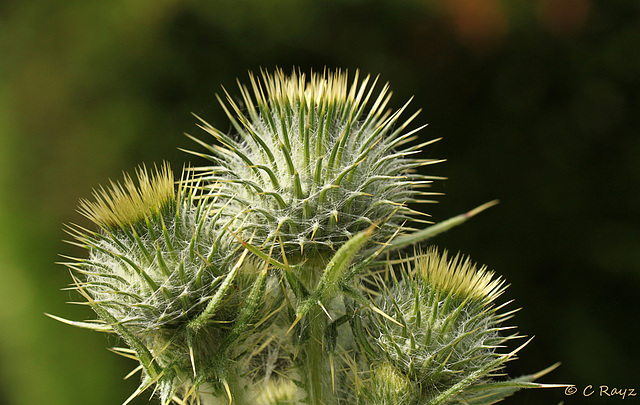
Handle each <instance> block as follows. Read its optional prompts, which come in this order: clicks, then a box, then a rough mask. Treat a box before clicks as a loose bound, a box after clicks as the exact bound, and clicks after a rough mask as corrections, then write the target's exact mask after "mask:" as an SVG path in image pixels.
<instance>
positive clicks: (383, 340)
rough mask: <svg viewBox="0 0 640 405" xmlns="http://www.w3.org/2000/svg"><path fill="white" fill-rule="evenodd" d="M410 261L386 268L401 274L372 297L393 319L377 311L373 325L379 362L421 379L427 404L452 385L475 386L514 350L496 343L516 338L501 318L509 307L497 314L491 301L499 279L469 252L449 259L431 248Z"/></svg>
mask: <svg viewBox="0 0 640 405" xmlns="http://www.w3.org/2000/svg"><path fill="white" fill-rule="evenodd" d="M410 262H411V264H410V265H409V266H408V267H403V268H401V269H398V268H395V269H393V268H391V269H390V274H391V278H392V279H394V280H395V276H394V274H396V273H398V272H399V273H400V274H402V278H401V280H400V281H397V280H395V281H394V285H393V286H392V287H391V288H390V289H389V290H387V291H385V293H383V294H382V295H381V296H380V298H379V302H378V303H377V305H378V306H379V308H380V309H381V310H382V311H383V312H384V313H386V314H388V315H389V316H390V317H392V318H393V319H394V320H395V321H396V322H392V321H390V320H389V319H388V318H384V317H377V321H375V325H377V326H371V334H372V335H373V336H376V338H375V339H374V342H373V343H374V347H376V348H377V349H376V350H377V352H378V353H379V356H380V357H381V361H385V362H388V363H389V364H392V365H393V366H394V367H395V368H396V370H398V372H400V373H402V374H403V375H406V376H408V377H409V378H410V379H411V380H412V381H414V382H416V383H419V384H420V385H421V387H422V398H423V399H424V400H425V401H426V402H425V403H427V402H428V401H430V400H434V399H435V398H436V397H437V396H438V395H439V394H441V393H442V392H443V391H445V390H446V388H447V387H451V386H453V385H456V384H460V387H461V389H460V393H462V392H463V391H464V390H465V389H467V388H470V387H472V386H474V387H475V388H477V386H475V385H474V384H477V383H479V382H480V381H483V380H484V381H485V382H486V379H487V378H489V377H490V376H491V375H492V373H494V372H495V371H496V370H498V369H500V368H501V367H502V365H503V364H504V362H506V361H507V360H508V359H509V358H510V357H511V356H512V354H511V353H509V354H502V353H499V352H497V348H498V347H500V346H501V345H502V344H503V343H504V342H505V341H507V340H509V339H513V338H516V337H517V336H514V335H511V336H503V334H502V332H503V331H505V330H507V329H509V328H505V327H502V326H501V322H503V321H504V320H505V319H507V318H509V317H510V315H511V313H506V314H499V313H498V312H497V311H498V310H499V308H496V307H494V306H493V304H492V301H493V300H494V299H495V298H496V297H497V296H498V295H499V294H500V293H501V292H502V290H503V287H502V286H503V282H502V281H501V280H500V279H496V280H493V279H492V277H491V276H492V274H491V273H488V272H486V270H485V269H484V268H483V269H481V270H477V269H476V268H475V266H474V265H473V264H472V263H471V262H470V261H469V260H468V259H464V258H462V257H461V256H456V257H455V258H454V259H453V260H447V255H446V252H445V253H444V254H442V255H440V254H439V253H438V252H437V250H435V249H433V248H432V249H429V251H428V252H427V253H426V254H421V255H418V256H417V257H416V258H413V259H412V260H410ZM385 288H386V287H385ZM428 403H431V402H428Z"/></svg>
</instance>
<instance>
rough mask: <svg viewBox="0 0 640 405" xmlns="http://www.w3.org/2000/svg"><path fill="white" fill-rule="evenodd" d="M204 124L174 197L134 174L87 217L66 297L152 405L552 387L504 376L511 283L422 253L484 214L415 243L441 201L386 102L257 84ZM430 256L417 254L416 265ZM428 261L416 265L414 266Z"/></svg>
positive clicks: (335, 81)
mask: <svg viewBox="0 0 640 405" xmlns="http://www.w3.org/2000/svg"><path fill="white" fill-rule="evenodd" d="M249 79H250V84H251V90H249V88H248V87H246V86H244V85H241V84H240V85H239V89H240V95H241V100H242V101H241V102H236V101H234V99H233V98H232V97H231V95H229V93H226V91H225V93H226V94H227V98H226V101H223V100H222V99H220V98H219V100H220V103H221V105H222V107H223V109H224V110H225V111H226V113H227V115H228V117H229V119H230V120H231V123H232V125H233V127H234V128H235V131H234V132H233V133H231V134H226V133H224V132H222V131H220V130H218V129H216V128H215V127H214V126H212V125H210V124H208V123H207V122H205V121H204V120H201V119H200V125H199V126H200V127H201V128H202V129H203V130H204V131H205V132H206V133H208V134H210V135H212V136H213V139H211V138H210V139H208V140H201V139H199V138H198V137H194V136H191V138H192V139H194V140H195V141H197V142H198V143H199V144H200V145H201V146H202V147H203V150H202V151H191V153H192V154H195V155H198V156H200V157H203V158H205V159H206V160H208V161H209V164H208V165H206V166H201V167H193V168H186V169H184V170H183V173H182V176H181V179H180V181H177V182H176V181H174V178H173V172H172V170H171V168H170V167H169V166H168V164H163V165H162V166H161V167H160V168H159V169H158V168H155V169H154V170H147V169H146V168H145V167H141V168H139V169H138V171H137V173H136V181H134V180H133V179H132V178H131V177H130V176H128V175H125V177H124V179H123V180H122V181H121V182H112V183H111V185H110V187H109V188H107V189H105V188H101V189H99V190H98V191H96V192H95V193H94V198H93V200H92V201H89V200H82V201H81V202H80V208H79V211H80V213H82V214H83V215H84V216H85V217H87V218H88V219H89V220H90V221H91V222H93V224H94V226H95V228H96V229H95V230H89V229H85V228H82V227H79V226H70V227H69V232H70V234H72V235H73V238H74V241H73V243H76V244H78V245H80V246H82V247H83V248H85V249H86V250H87V252H88V253H87V256H86V257H82V258H70V259H69V261H68V262H66V263H65V264H66V265H67V266H68V267H69V268H70V269H71V273H72V278H73V288H74V289H76V290H77V291H78V292H79V293H80V294H81V295H82V296H83V297H84V298H85V299H86V301H87V303H88V305H89V306H90V307H91V308H92V309H93V310H94V311H95V313H96V315H97V319H94V320H89V321H83V322H78V321H69V320H65V319H62V318H59V317H55V316H53V317H54V318H55V319H58V320H61V321H63V322H66V323H69V324H72V325H75V326H79V327H83V328H88V329H92V330H96V331H102V332H110V333H115V334H117V335H118V336H119V337H120V338H121V339H122V341H123V342H124V343H125V344H126V346H128V347H124V348H114V349H113V350H114V351H115V352H116V353H119V354H122V355H124V356H126V357H129V358H132V359H135V360H136V361H137V362H138V363H139V366H138V367H136V369H135V370H134V371H140V372H141V374H142V378H141V384H140V387H139V388H138V389H137V390H136V392H134V393H133V394H132V395H131V396H130V397H129V399H128V400H126V401H125V403H127V402H129V401H130V400H131V399H132V398H134V397H135V396H137V395H139V394H140V393H142V392H143V391H145V390H147V389H149V390H153V392H155V393H156V394H157V398H158V399H159V400H160V402H161V403H162V404H169V403H172V402H174V403H177V404H228V403H235V404H240V405H242V404H265V405H266V404H298V403H300V404H302V403H305V404H312V405H320V404H325V405H328V404H338V403H340V404H432V405H435V404H474V405H481V404H492V403H495V402H498V401H500V400H501V399H503V398H504V397H506V396H508V395H511V394H512V393H514V392H515V391H517V390H518V389H520V388H533V387H542V386H547V387H549V386H550V385H542V384H539V383H534V382H533V380H535V379H536V378H538V377H540V376H541V375H543V374H544V373H546V372H547V371H549V370H545V371H543V372H541V373H538V374H533V375H529V376H524V377H520V378H516V379H509V378H507V377H506V376H505V375H504V374H503V372H504V366H505V363H506V362H507V361H509V360H511V359H513V358H515V354H516V353H517V352H518V351H519V350H520V349H521V348H522V347H523V346H524V345H525V344H526V343H524V344H522V345H520V346H519V347H517V348H515V349H512V350H508V349H506V343H508V341H510V340H513V339H518V338H520V336H518V335H517V333H516V332H515V331H514V329H513V328H511V327H509V326H506V325H504V324H503V323H504V322H505V321H506V320H508V319H510V318H511V316H512V315H513V313H514V312H515V311H514V310H510V311H507V310H505V309H504V305H498V304H497V300H498V298H499V297H500V296H501V295H502V293H503V292H504V289H505V282H504V281H503V280H502V279H501V278H500V277H495V276H494V274H493V273H492V272H490V271H488V270H487V269H486V268H485V267H481V268H479V269H478V268H477V266H476V265H474V264H473V263H472V262H471V261H470V259H468V258H464V257H463V256H461V255H457V256H455V257H454V258H453V259H449V257H448V254H447V253H446V252H444V253H439V252H438V250H437V249H436V248H435V247H427V245H426V244H427V243H428V241H429V239H430V238H432V237H434V236H436V235H437V234H438V233H440V232H443V231H445V230H447V229H450V228H452V227H454V226H457V225H459V224H461V223H463V222H465V221H466V220H468V219H469V218H471V217H472V216H474V215H476V214H477V213H479V212H481V211H482V210H484V209H486V208H488V207H489V206H491V205H493V204H494V203H493V202H492V203H488V204H485V205H483V206H480V207H478V208H476V209H474V210H471V211H469V212H468V213H465V214H462V215H459V216H457V217H454V218H451V219H449V220H446V221H444V222H441V223H437V224H433V225H432V224H428V225H425V223H426V222H425V220H424V218H425V217H426V216H427V214H426V213H424V212H422V211H419V210H417V209H415V208H412V207H414V206H416V205H417V204H419V203H423V202H429V201H430V200H429V198H431V197H432V196H433V195H437V193H432V192H429V190H428V187H429V185H430V183H431V182H432V181H433V180H436V179H437V177H433V176H428V175H426V174H423V173H422V170H424V169H423V166H427V165H430V164H433V163H437V162H439V160H432V159H421V158H419V156H418V154H419V152H420V150H421V149H422V148H424V147H426V146H428V145H429V144H430V143H432V142H433V141H428V142H423V143H417V142H416V139H417V136H416V132H417V131H419V130H420V129H421V128H422V127H420V128H417V129H414V130H407V128H408V126H409V125H410V123H411V122H412V120H413V119H414V118H415V117H416V115H417V114H413V115H411V116H409V118H407V119H404V120H401V119H400V116H401V115H402V113H403V112H404V111H405V109H406V108H407V107H408V104H409V103H407V104H405V105H404V106H403V107H402V108H401V109H400V110H398V111H396V112H393V113H391V112H389V111H387V105H388V103H389V99H390V96H391V93H390V92H389V87H388V85H385V86H383V87H382V89H381V90H380V91H378V92H377V93H376V87H377V86H376V85H377V81H376V80H371V79H370V78H369V77H366V78H364V79H363V80H360V79H359V77H358V74H356V75H355V77H354V78H353V79H352V82H351V84H349V83H350V81H349V80H348V77H347V74H346V73H342V72H335V73H331V72H327V71H325V72H324V73H323V74H311V76H310V77H309V78H308V79H307V77H306V76H305V75H303V74H301V73H297V72H295V71H294V72H293V73H292V74H291V75H290V76H287V75H285V74H284V73H283V72H282V71H276V72H275V73H274V74H269V73H266V72H263V73H262V75H261V76H260V77H256V76H253V75H250V77H249ZM425 249H426V250H425ZM423 251H425V252H426V253H422V252H423Z"/></svg>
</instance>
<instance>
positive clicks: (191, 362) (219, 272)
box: [68, 165, 282, 403]
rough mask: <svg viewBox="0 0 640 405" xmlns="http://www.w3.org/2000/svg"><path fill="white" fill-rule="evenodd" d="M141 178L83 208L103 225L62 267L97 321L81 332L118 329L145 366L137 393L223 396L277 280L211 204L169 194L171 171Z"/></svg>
mask: <svg viewBox="0 0 640 405" xmlns="http://www.w3.org/2000/svg"><path fill="white" fill-rule="evenodd" d="M137 174H138V176H137V177H138V186H136V185H135V184H134V182H133V180H132V179H131V178H130V177H129V176H125V180H124V184H123V185H121V184H118V183H112V185H111V189H109V190H108V191H107V190H105V189H101V190H100V191H99V192H96V193H95V195H94V196H95V200H96V201H95V202H89V201H82V202H81V204H80V212H81V213H82V214H84V215H85V216H86V217H87V218H89V219H90V220H92V221H93V222H94V223H95V224H97V225H98V226H99V227H100V230H99V231H98V232H92V231H88V230H85V229H80V228H78V229H76V232H75V236H76V238H77V240H78V241H79V243H80V244H81V245H82V246H84V247H86V248H87V249H88V251H89V258H88V259H76V261H75V262H74V263H70V264H68V265H69V266H70V267H71V268H73V269H74V270H75V271H76V273H78V274H79V276H78V277H79V278H76V285H77V289H78V290H79V291H80V292H81V293H82V294H83V295H84V296H85V297H86V299H87V300H88V302H89V304H90V305H91V307H92V308H93V309H94V310H95V311H96V313H97V314H98V316H99V318H100V319H101V321H102V322H100V323H94V324H85V326H86V325H89V326H90V325H94V326H95V327H94V329H110V330H111V331H115V332H117V333H118V334H119V335H120V336H121V337H122V338H123V339H124V340H125V341H126V342H127V344H128V345H129V346H130V347H131V350H132V351H128V350H120V352H121V353H124V354H127V355H128V356H133V357H135V358H137V359H138V360H139V361H140V362H141V365H142V369H143V371H144V378H143V384H142V386H141V389H142V388H146V385H148V383H149V382H155V381H157V384H158V387H157V391H158V392H159V394H160V396H161V399H162V402H163V403H168V402H169V401H170V400H171V399H172V398H173V397H174V396H175V395H181V396H185V397H187V398H189V397H193V398H197V397H198V396H199V395H200V388H201V387H207V388H206V390H205V391H213V392H214V393H216V392H219V391H221V390H222V389H223V388H224V387H223V385H224V383H225V381H226V380H225V374H226V372H227V368H228V367H227V365H228V363H229V361H230V360H229V358H231V357H233V355H234V353H238V352H242V351H243V350H245V348H243V346H242V342H243V341H244V340H246V338H247V337H248V336H250V335H251V333H253V332H255V331H254V330H252V329H251V327H250V324H251V322H252V320H254V319H255V317H256V316H262V315H264V314H265V312H266V311H268V310H269V308H265V307H264V305H263V303H264V302H265V300H266V299H265V296H270V297H271V298H274V297H275V296H277V295H279V290H280V288H279V286H278V283H277V279H278V277H274V275H273V274H270V273H269V271H268V269H267V267H266V266H264V265H260V264H259V263H258V262H255V261H254V260H253V259H248V258H246V256H247V252H246V251H245V252H244V253H243V254H240V252H239V251H238V249H239V248H238V246H239V244H237V243H235V242H234V238H233V237H232V236H231V235H230V234H229V232H228V230H227V229H228V226H229V224H230V221H229V219H228V218H227V217H226V216H224V215H223V214H224V213H222V212H215V211H212V208H213V207H214V204H210V203H209V202H210V201H209V200H208V199H207V198H202V197H200V199H199V200H197V201H196V200H195V199H194V193H193V192H192V191H189V190H194V189H193V188H190V189H189V190H185V188H184V187H183V186H180V187H179V188H178V192H177V193H175V191H174V181H173V175H172V173H171V170H170V168H169V166H168V165H164V166H163V167H162V168H161V169H160V170H156V173H155V175H154V176H149V175H148V174H147V171H146V170H145V169H144V168H143V169H140V170H138V173H137ZM274 292H275V293H274ZM281 299H282V297H280V300H281ZM271 304H272V305H279V304H280V303H279V302H277V298H274V299H272V300H271ZM271 310H272V309H271ZM249 332H251V333H249ZM203 392H204V391H203Z"/></svg>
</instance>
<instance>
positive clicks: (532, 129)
mask: <svg viewBox="0 0 640 405" xmlns="http://www.w3.org/2000/svg"><path fill="white" fill-rule="evenodd" d="M0 55H1V56H0V187H1V188H0V190H1V191H0V235H1V236H0V242H1V243H0V404H11V405H20V404H24V405H27V404H28V405H33V404H52V405H53V404H64V405H74V404H96V405H101V404H110V405H112V404H119V403H122V401H123V400H124V399H126V398H127V397H128V396H129V394H130V393H131V392H132V391H133V390H134V388H135V386H136V385H137V382H138V378H139V377H138V376H137V375H136V376H134V377H132V378H131V379H130V380H127V381H125V382H123V381H122V377H123V376H124V375H126V374H127V373H128V371H129V370H130V369H131V368H133V366H134V364H133V363H132V362H131V361H129V360H126V359H123V358H120V357H119V356H117V355H115V354H112V353H109V352H108V351H107V350H106V349H105V347H107V346H113V345H115V344H117V340H116V339H115V338H114V337H106V336H104V335H101V334H97V333H93V332H89V331H85V330H80V329H75V328H72V327H68V326H65V325H62V324H60V323H58V322H55V321H53V320H51V319H49V318H47V317H45V316H44V315H43V313H44V312H48V313H53V314H56V315H61V316H64V317H67V318H71V319H84V318H86V317H89V316H90V314H89V312H88V311H87V309H86V308H84V307H80V306H73V305H68V304H65V301H76V300H78V297H77V296H76V295H75V294H73V293H72V292H69V291H61V288H64V287H66V286H67V284H68V283H69V282H70V277H69V275H68V273H67V271H66V270H65V269H64V267H63V266H60V265H56V264H54V262H56V261H58V260H61V259H60V258H59V257H58V256H57V255H58V254H65V255H82V254H83V253H82V252H81V251H78V250H77V249H76V248H74V247H73V246H71V245H68V244H65V243H63V242H61V240H62V239H65V238H67V236H66V235H65V234H64V232H63V226H62V224H63V223H69V222H75V223H80V224H85V221H84V219H83V218H82V217H81V216H80V215H79V214H78V213H76V212H75V207H76V204H77V201H78V199H79V198H87V197H90V194H91V190H92V188H94V187H97V186H98V185H99V184H105V183H106V182H107V181H108V180H107V179H109V178H113V179H117V178H120V177H121V172H122V170H126V171H131V170H133V169H134V168H135V167H136V166H137V165H138V164H140V163H146V164H147V165H148V164H152V163H153V162H160V161H161V160H163V159H166V160H169V161H170V162H171V163H172V164H173V166H174V168H175V169H179V168H180V167H181V166H182V165H183V164H184V163H185V162H187V161H193V162H194V163H198V162H197V161H196V160H194V159H193V158H192V157H190V156H189V155H187V154H185V153H183V152H180V151H178V149H177V147H183V148H197V145H194V144H193V143H192V142H191V141H189V140H188V139H187V138H186V137H185V136H183V135H182V133H183V132H189V133H192V134H194V135H197V136H199V137H201V138H205V137H206V136H205V135H203V134H202V133H201V132H200V131H199V130H198V129H197V128H196V126H195V119H194V117H193V116H192V115H191V113H192V112H193V113H196V114H198V115H199V116H202V117H203V118H205V119H207V120H208V121H209V122H211V123H212V124H214V125H215V126H217V127H219V128H220V129H222V130H223V131H224V130H229V129H230V128H229V123H228V121H227V120H226V119H225V118H224V116H223V112H222V109H221V108H220V107H219V106H218V104H217V102H216V101H215V97H214V94H215V93H220V92H221V87H220V86H221V85H223V86H225V87H226V88H227V89H229V90H230V92H231V93H232V94H236V95H237V94H238V92H237V91H236V90H235V89H236V87H235V86H236V84H235V80H236V77H239V78H240V79H241V80H243V81H245V80H246V79H247V73H246V72H247V70H253V71H256V70H258V69H259V68H260V67H265V68H267V69H273V68H274V67H275V66H279V67H282V68H284V70H285V71H290V70H291V68H292V67H293V66H299V67H300V68H301V69H302V70H303V71H309V70H310V69H315V70H322V69H323V68H324V67H325V66H326V67H329V68H345V69H349V71H350V72H351V73H353V72H354V71H355V69H360V70H361V71H362V72H363V73H372V74H374V75H377V74H380V77H381V81H382V82H386V81H389V82H390V83H391V86H392V89H393V91H394V97H393V99H392V107H393V108H399V107H400V106H401V105H402V104H403V103H404V102H405V100H407V99H408V98H409V97H411V96H415V98H414V101H413V102H412V106H413V109H414V110H415V109H418V108H422V109H423V112H422V113H421V115H420V116H419V118H418V119H417V120H416V126H417V125H420V124H424V123H429V124H430V126H429V127H428V128H427V129H425V130H423V131H422V133H421V134H422V135H421V136H423V137H425V139H429V138H437V137H443V138H444V139H443V140H442V141H440V142H438V143H437V144H435V145H434V146H432V147H429V148H428V150H426V151H425V157H433V158H447V159H448V161H447V162H446V163H443V164H440V165H437V167H436V166H434V167H430V168H429V172H430V173H433V174H436V175H442V176H447V177H448V180H446V181H442V182H438V183H437V184H435V186H434V190H436V191H441V192H444V193H446V195H445V196H444V197H441V198H439V200H440V203H439V204H436V205H429V206H427V207H426V209H427V210H429V212H430V213H431V214H433V218H434V220H436V221H440V220H444V219H446V218H448V217H450V216H453V215H456V214H458V213H461V212H463V211H465V210H467V209H470V208H472V207H474V206H476V205H479V204H481V203H484V202H486V201H489V200H492V199H495V198H498V199H500V200H501V204H500V205H498V206H497V207H494V208H492V209H491V210H489V211H487V212H486V213H483V214H482V215H481V216H479V217H477V218H474V219H473V220H472V221H470V222H469V223H467V224H466V225H465V226H464V227H462V228H458V229H456V230H453V231H450V232H449V233H447V234H445V235H444V236H442V237H441V238H439V239H438V240H436V242H437V243H438V244H440V245H442V246H445V247H447V248H448V249H450V250H453V251H458V250H460V251H463V252H465V253H468V254H470V255H471V256H472V258H473V259H474V260H476V261H478V262H480V263H486V264H487V265H488V266H489V267H490V268H492V269H495V270H496V271H497V272H498V273H499V274H502V275H503V276H504V277H505V278H506V279H507V280H508V281H509V282H510V283H511V287H510V288H509V289H508V290H507V292H506V293H505V295H504V296H503V297H504V299H505V300H506V299H515V303H514V304H511V307H512V308H515V307H523V309H522V310H521V311H520V312H519V313H518V315H517V316H516V318H515V320H514V323H516V324H517V325H518V326H519V330H520V332H521V333H523V334H526V335H535V336H536V337H535V339H534V340H533V341H532V342H531V343H530V344H529V346H528V347H527V348H525V349H524V350H523V351H522V352H521V353H520V359H519V360H518V361H515V362H512V363H510V365H509V368H508V370H509V372H510V374H512V375H519V374H522V373H529V372H534V371H538V370H540V369H542V368H545V367H547V366H549V365H551V364H552V363H555V362H557V361H560V362H562V366H561V367H560V368H559V369H558V370H556V371H555V372H553V373H552V374H551V375H549V376H548V377H546V378H544V381H546V382H560V383H573V384H576V385H578V387H579V388H580V389H582V388H584V386H586V385H588V384H592V385H594V386H596V387H597V386H599V385H602V384H606V385H608V386H610V387H620V388H624V387H627V388H635V389H636V390H637V391H640V376H639V375H638V366H640V345H638V344H637V343H638V332H639V331H640V327H639V325H640V311H639V306H638V297H639V296H640V206H639V204H640V136H639V129H640V125H639V124H640V122H639V121H640V118H639V117H640V100H639V98H640V2H636V1H626V0H599V1H598V0H535V1H530V0H510V1H509V0H450V1H446V0H441V1H436V0H431V1H429V0H377V1H364V0H349V1H335V0H334V1H331V0H327V1H312V0H279V1H275V0H274V1H262V2H259V1H245V0H223V1H209V2H197V1H186V0H153V1H152V0H137V1H124V0H112V1H108V2H105V1H98V0H83V1H46V0H37V1H8V0H5V1H3V2H0ZM635 399H636V400H637V397H636V398H635ZM562 400H565V401H566V402H565V403H566V404H576V403H592V404H596V403H614V402H618V401H620V399H607V398H595V397H590V398H584V397H581V395H580V394H577V395H575V396H573V397H565V395H564V392H563V390H562V389H554V390H547V391H535V392H533V391H530V392H523V393H519V394H518V395H517V396H515V397H513V398H511V399H509V400H507V401H506V402H505V403H507V404H543V403H545V404H557V403H558V402H560V401H562ZM632 401H633V399H632ZM135 403H136V404H144V403H147V400H146V397H143V398H141V399H138V400H136V401H135Z"/></svg>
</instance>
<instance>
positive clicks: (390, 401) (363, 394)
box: [360, 363, 416, 405]
mask: <svg viewBox="0 0 640 405" xmlns="http://www.w3.org/2000/svg"><path fill="white" fill-rule="evenodd" d="M371 374H372V376H371V378H370V379H369V380H368V381H366V382H365V383H364V384H363V386H362V388H361V390H360V400H361V401H362V402H363V403H364V404H371V405H411V404H414V403H415V396H416V395H415V391H416V389H415V386H414V383H413V382H412V381H411V380H410V379H409V378H408V377H407V376H406V375H404V374H402V373H400V372H398V370H396V369H395V368H394V367H393V366H392V365H390V364H388V363H383V364H380V365H376V367H374V368H373V370H372V371H371Z"/></svg>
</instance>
